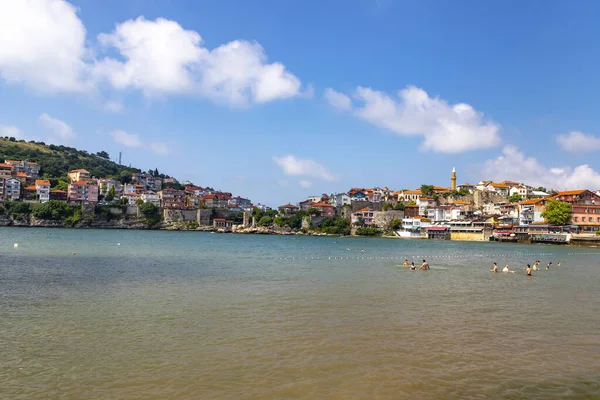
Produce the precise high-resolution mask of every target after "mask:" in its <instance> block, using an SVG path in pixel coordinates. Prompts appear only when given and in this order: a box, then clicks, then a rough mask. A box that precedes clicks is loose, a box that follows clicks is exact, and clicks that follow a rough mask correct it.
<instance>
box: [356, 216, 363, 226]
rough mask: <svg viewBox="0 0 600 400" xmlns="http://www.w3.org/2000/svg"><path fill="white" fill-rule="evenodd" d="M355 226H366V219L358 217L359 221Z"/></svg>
mask: <svg viewBox="0 0 600 400" xmlns="http://www.w3.org/2000/svg"><path fill="white" fill-rule="evenodd" d="M354 226H360V227H362V226H365V219H364V218H363V217H358V219H357V220H356V222H355V223H354Z"/></svg>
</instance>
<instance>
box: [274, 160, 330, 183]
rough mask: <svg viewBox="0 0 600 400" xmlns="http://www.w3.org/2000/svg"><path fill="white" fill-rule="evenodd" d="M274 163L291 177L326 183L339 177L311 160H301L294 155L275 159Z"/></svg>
mask: <svg viewBox="0 0 600 400" xmlns="http://www.w3.org/2000/svg"><path fill="white" fill-rule="evenodd" d="M273 162H274V163H275V164H277V166H279V168H281V169H282V170H283V173H284V174H286V175H291V176H310V177H313V178H317V179H322V180H324V181H334V180H336V179H337V176H336V175H334V174H333V173H332V172H331V171H329V169H327V167H325V166H324V165H322V164H319V163H318V162H316V161H313V160H309V159H305V160H302V159H299V158H296V157H295V156H293V155H286V156H283V157H273Z"/></svg>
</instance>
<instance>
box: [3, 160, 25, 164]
mask: <svg viewBox="0 0 600 400" xmlns="http://www.w3.org/2000/svg"><path fill="white" fill-rule="evenodd" d="M4 161H5V162H7V163H15V162H23V161H22V160H4Z"/></svg>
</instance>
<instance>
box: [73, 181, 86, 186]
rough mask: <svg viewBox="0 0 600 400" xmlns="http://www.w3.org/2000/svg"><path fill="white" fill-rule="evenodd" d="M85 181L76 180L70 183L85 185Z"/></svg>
mask: <svg viewBox="0 0 600 400" xmlns="http://www.w3.org/2000/svg"><path fill="white" fill-rule="evenodd" d="M87 184H88V183H87V181H76V182H72V183H71V185H87Z"/></svg>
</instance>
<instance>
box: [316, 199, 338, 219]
mask: <svg viewBox="0 0 600 400" xmlns="http://www.w3.org/2000/svg"><path fill="white" fill-rule="evenodd" d="M312 208H316V209H317V210H319V211H321V216H322V217H333V216H334V215H335V207H334V206H332V205H331V204H329V203H323V202H320V203H313V205H312Z"/></svg>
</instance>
